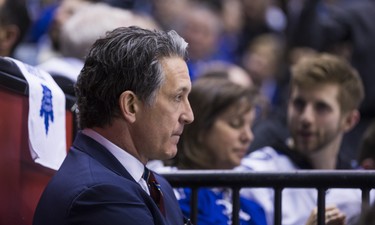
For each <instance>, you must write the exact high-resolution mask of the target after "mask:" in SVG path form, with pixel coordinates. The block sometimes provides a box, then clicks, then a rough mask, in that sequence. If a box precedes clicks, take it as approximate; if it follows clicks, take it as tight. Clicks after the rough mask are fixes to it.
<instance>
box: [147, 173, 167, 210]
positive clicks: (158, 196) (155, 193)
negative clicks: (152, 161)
mask: <svg viewBox="0 0 375 225" xmlns="http://www.w3.org/2000/svg"><path fill="white" fill-rule="evenodd" d="M143 179H144V180H145V181H146V182H147V186H148V190H149V191H150V196H151V198H152V199H153V200H154V202H155V203H156V205H157V206H158V207H159V209H160V212H161V213H162V214H163V215H164V216H165V209H164V199H163V193H162V191H161V188H160V184H159V183H158V182H157V181H156V179H155V176H154V174H153V173H152V172H151V171H150V170H149V169H147V168H146V167H145V171H144V172H143Z"/></svg>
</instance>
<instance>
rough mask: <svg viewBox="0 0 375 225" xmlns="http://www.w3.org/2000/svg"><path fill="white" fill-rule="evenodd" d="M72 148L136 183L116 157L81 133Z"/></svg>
mask: <svg viewBox="0 0 375 225" xmlns="http://www.w3.org/2000/svg"><path fill="white" fill-rule="evenodd" d="M72 148H75V149H77V150H78V151H82V152H85V153H86V154H88V155H90V156H91V157H92V158H94V159H95V160H97V161H98V162H100V163H101V164H102V165H103V166H105V167H106V168H108V169H109V170H112V171H113V172H115V173H117V174H119V175H120V176H123V177H126V178H128V179H132V180H133V181H135V180H134V179H133V177H132V176H131V175H130V174H129V172H128V171H127V170H126V169H125V168H124V167H123V166H122V165H121V163H120V162H119V161H118V160H117V159H116V157H115V156H113V155H112V153H110V152H109V151H108V150H107V149H106V148H105V147H104V146H102V145H101V144H99V143H98V142H97V141H95V140H94V139H92V138H90V137H88V136H86V135H84V134H82V133H81V132H78V133H77V137H76V139H75V140H74V143H73V146H72Z"/></svg>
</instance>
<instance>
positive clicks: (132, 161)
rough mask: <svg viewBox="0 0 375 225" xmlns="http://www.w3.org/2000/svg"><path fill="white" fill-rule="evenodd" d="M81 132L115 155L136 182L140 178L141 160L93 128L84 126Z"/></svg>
mask: <svg viewBox="0 0 375 225" xmlns="http://www.w3.org/2000/svg"><path fill="white" fill-rule="evenodd" d="M82 133H83V134H85V135H87V136H89V137H91V138H92V139H94V140H95V141H97V142H98V143H100V144H101V145H103V146H104V147H105V148H106V149H107V150H108V151H109V152H110V153H112V155H113V156H115V157H116V159H117V160H118V161H119V162H120V163H121V165H122V166H123V167H125V169H126V170H127V171H128V172H129V174H130V175H131V176H132V177H133V179H134V180H135V181H137V182H138V181H139V180H140V179H141V178H142V175H143V170H144V165H143V163H142V162H141V161H139V160H138V159H137V158H135V157H134V156H132V155H131V154H129V153H128V152H126V150H125V149H121V148H120V147H118V146H117V145H115V144H113V143H112V142H110V141H109V140H108V139H106V138H105V137H103V136H102V135H100V134H99V133H98V132H96V131H94V130H93V129H89V128H85V129H84V130H82Z"/></svg>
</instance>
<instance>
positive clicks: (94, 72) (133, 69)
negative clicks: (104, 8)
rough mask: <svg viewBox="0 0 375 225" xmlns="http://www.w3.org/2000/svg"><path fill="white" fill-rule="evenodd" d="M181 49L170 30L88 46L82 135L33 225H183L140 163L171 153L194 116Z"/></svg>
mask: <svg viewBox="0 0 375 225" xmlns="http://www.w3.org/2000/svg"><path fill="white" fill-rule="evenodd" d="M187 45H188V44H187V43H186V42H185V41H184V40H183V39H182V38H181V37H180V36H179V35H178V34H177V33H176V32H174V31H170V32H168V33H166V32H163V31H150V30H145V29H141V28H139V27H134V26H131V27H122V28H118V29H116V30H114V31H112V32H109V33H107V35H106V36H105V37H103V38H101V39H98V40H97V41H96V42H95V43H94V44H93V46H92V48H91V50H90V51H89V54H88V55H87V57H86V61H85V65H84V68H83V69H82V71H81V73H80V75H79V77H78V81H77V84H76V89H75V90H76V96H77V105H78V111H79V112H78V122H79V126H80V128H81V129H82V131H80V132H79V133H78V134H77V136H76V138H75V141H74V143H73V145H72V147H71V148H70V150H69V152H68V155H67V157H66V159H65V161H64V162H63V164H62V165H61V167H60V168H59V170H58V171H57V172H56V173H55V175H54V176H53V178H52V179H51V181H50V183H49V184H48V185H47V187H46V189H45V190H44V192H43V194H42V196H41V198H40V201H39V203H38V205H37V208H36V211H35V215H34V221H33V224H35V225H44V224H45V225H47V224H48V225H50V224H55V225H62V224H97V225H99V224H111V225H117V224H124V223H125V224H132V225H137V224H139V225H145V224H147V225H152V224H158V225H172V224H173V225H182V224H183V222H184V220H183V215H182V213H181V210H180V208H179V205H178V202H177V200H176V197H175V195H174V193H173V189H172V188H171V186H170V185H169V184H168V182H167V181H166V180H165V179H164V178H163V177H162V176H160V175H158V174H156V173H153V172H151V173H149V170H148V169H147V168H146V167H145V165H146V163H147V162H148V161H149V160H152V159H159V160H166V159H169V158H171V157H173V156H175V155H176V153H177V142H178V140H179V138H180V135H181V133H182V132H183V129H184V125H186V124H189V123H191V122H192V121H193V119H194V116H193V112H192V110H191V107H190V104H189V100H188V94H189V92H190V89H191V81H190V77H189V71H188V69H187V65H186V61H185V60H187ZM152 174H154V176H155V178H156V180H153V179H149V178H152V177H153V176H152ZM146 175H147V176H146ZM151 182H152V183H151ZM148 184H149V186H148ZM156 188H158V189H157V190H155V189H156ZM155 192H156V193H157V195H158V196H154V195H153V194H152V193H155ZM160 192H162V193H160ZM150 194H151V196H150Z"/></svg>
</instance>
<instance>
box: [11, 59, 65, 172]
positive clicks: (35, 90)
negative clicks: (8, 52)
mask: <svg viewBox="0 0 375 225" xmlns="http://www.w3.org/2000/svg"><path fill="white" fill-rule="evenodd" d="M7 59H10V60H12V61H14V62H15V63H16V64H17V66H18V68H19V69H20V70H21V72H22V74H23V75H24V77H25V78H26V81H27V82H28V87H29V117H28V131H29V146H30V152H31V157H32V158H33V160H34V161H35V162H36V163H39V164H41V165H43V166H45V167H48V168H51V169H54V170H57V169H58V168H59V167H60V166H61V163H62V161H63V160H64V158H65V156H66V128H65V94H64V92H63V91H62V90H61V88H60V87H59V86H58V85H57V84H56V82H55V81H54V80H53V78H52V77H51V75H50V74H48V73H47V72H45V71H42V70H39V69H37V68H35V67H33V66H30V65H27V64H24V63H22V62H20V61H18V60H15V59H13V58H9V57H8V58H7Z"/></svg>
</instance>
